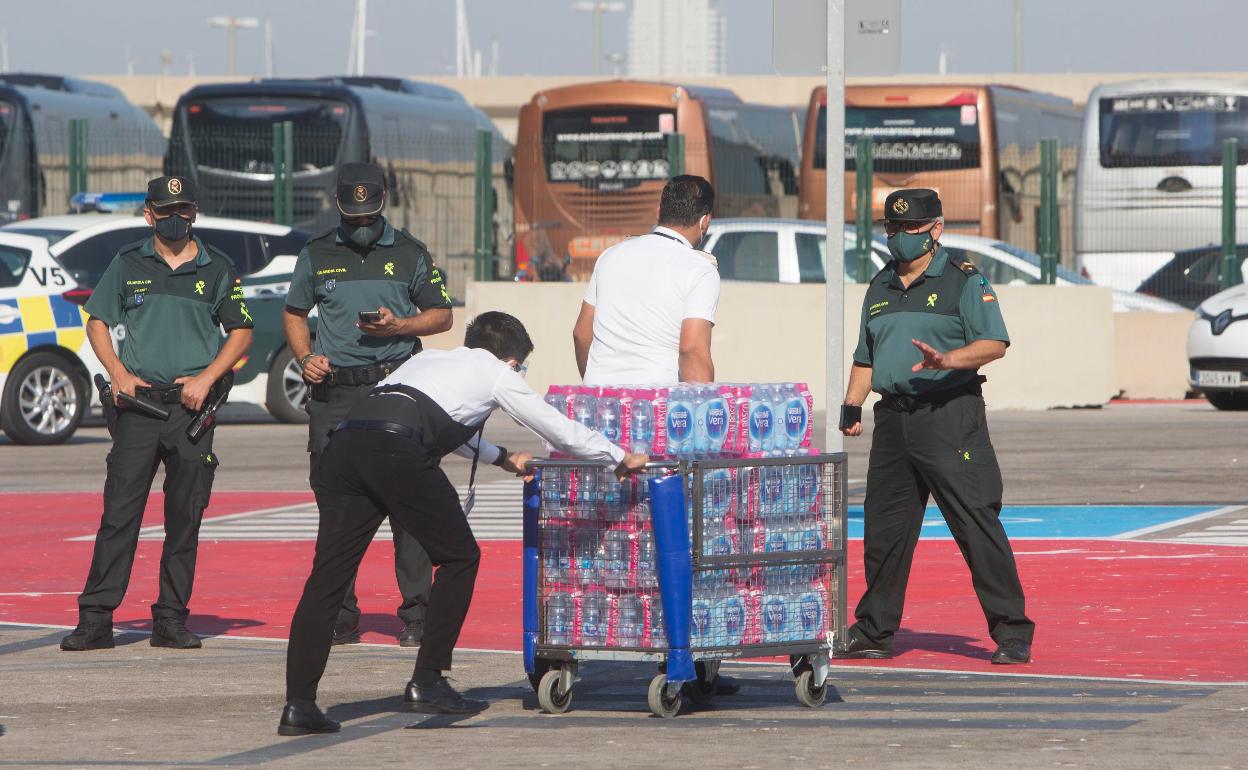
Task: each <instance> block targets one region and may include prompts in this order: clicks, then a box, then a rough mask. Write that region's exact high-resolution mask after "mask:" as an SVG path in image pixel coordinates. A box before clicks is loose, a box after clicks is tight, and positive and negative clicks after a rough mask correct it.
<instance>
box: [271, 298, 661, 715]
mask: <svg viewBox="0 0 1248 770" xmlns="http://www.w3.org/2000/svg"><path fill="white" fill-rule="evenodd" d="M464 345H465V347H462V348H457V349H455V350H449V351H443V350H426V351H425V352H423V353H421V354H420V355H418V356H415V357H413V358H410V359H408V360H407V361H406V362H405V363H404V364H403V365H402V366H400V367H399V368H398V369H397V370H395V372H394V373H393V374H391V375H390V376H389V377H387V378H386V379H384V380H382V381H381V383H380V384H379V385H378V386H377V387H376V388H375V389H374V390H373V391H372V392H371V393H370V394H369V395H368V396H366V397H365V398H363V399H362V400H361V401H360V402H359V403H358V404H356V405H355V406H354V407H352V408H351V411H350V412H348V413H347V417H346V419H345V420H343V421H342V422H341V423H339V424H338V428H337V429H336V430H335V431H334V433H333V436H332V438H331V439H330V442H329V445H328V446H327V447H326V448H325V451H324V454H323V455H322V456H321V474H320V477H319V479H318V481H319V484H318V485H317V487H316V488H315V490H314V491H315V492H316V502H317V504H318V505H319V506H320V509H321V523H320V530H319V532H318V533H317V537H316V555H315V557H314V558H313V562H312V574H311V575H309V576H308V581H307V584H306V585H305V586H304V589H303V596H302V598H301V599H300V600H299V606H298V608H296V610H295V616H294V618H293V620H291V624H290V644H289V646H288V648H287V657H286V708H285V709H284V710H283V712H282V718H281V721H280V723H279V725H278V733H279V734H281V735H306V734H308V733H325V732H337V731H338V729H339V724H338V723H337V722H334V721H332V720H330V719H328V718H326V717H325V715H324V713H322V712H321V710H320V709H319V708H318V707H317V705H316V690H317V684H318V683H319V682H320V679H321V675H322V674H323V673H324V671H325V663H326V661H327V660H328V658H329V648H330V637H331V636H332V634H333V626H334V618H335V616H336V613H337V611H338V607H339V605H340V604H341V603H342V598H343V596H344V595H345V594H346V592H347V589H348V588H349V587H350V586H351V583H352V579H353V578H354V576H355V571H356V569H357V568H358V567H359V564H360V560H361V559H362V558H363V557H364V551H365V550H366V549H367V548H368V545H369V543H370V542H372V539H373V535H374V534H375V533H376V532H377V527H378V525H380V524H381V522H382V520H383V519H384V518H385V516H386V514H387V513H388V514H389V515H390V520H391V521H393V522H397V523H398V525H399V526H400V527H402V528H403V529H404V530H406V531H407V532H408V534H410V535H412V536H413V537H414V538H415V539H416V540H417V541H418V542H419V543H420V545H421V546H422V547H423V548H424V549H425V551H426V553H428V554H429V559H430V561H431V562H432V563H433V564H434V565H436V566H437V567H438V570H437V573H436V574H435V576H434V580H433V587H432V589H431V590H430V592H429V612H428V621H427V625H426V630H425V636H424V639H423V641H422V643H421V647H420V653H419V654H418V655H417V657H416V669H415V671H414V672H413V674H412V680H411V681H410V682H409V683H408V685H407V689H406V692H405V700H406V702H407V703H408V705H409V707H410V708H411V709H412V710H414V711H420V712H425V713H445V714H473V713H476V712H478V711H481V710H483V709H485V708H486V707H487V706H488V704H487V703H486V702H485V701H480V700H472V699H468V698H464V697H462V696H461V695H460V694H459V693H458V692H456V691H455V690H454V688H452V687H451V686H450V685H449V684H448V683H447V681H446V679H445V677H443V675H442V672H443V671H447V670H449V669H450V668H451V655H452V652H453V651H454V648H455V642H456V641H457V640H458V639H459V632H460V630H461V629H462V627H463V624H464V618H465V617H466V616H467V614H468V606H469V604H471V601H472V591H473V586H474V585H475V583H476V579H477V566H478V563H479V561H480V558H481V551H480V549H479V548H478V547H477V541H476V539H475V538H474V537H473V535H472V530H471V529H469V527H468V519H467V517H466V516H465V515H464V511H463V509H462V508H461V506H460V502H459V495H458V494H457V493H456V491H455V487H454V485H453V484H451V482H450V480H449V479H448V478H447V477H446V474H445V473H444V472H443V471H442V469H441V468H440V467H439V463H440V462H441V460H442V457H444V456H445V455H447V454H449V453H451V452H455V453H457V454H460V455H463V456H465V457H473V458H474V461H473V462H474V473H475V462H476V460H478V459H479V460H480V461H482V462H486V463H490V464H492V465H497V466H499V467H500V468H503V469H504V470H506V471H510V472H511V473H515V474H516V475H524V474H525V473H526V472H527V471H526V470H525V466H526V465H527V464H528V461H529V460H530V459H532V458H531V457H530V456H529V455H528V454H526V453H523V452H518V453H515V454H511V453H509V452H508V451H507V450H506V449H505V448H503V447H499V446H495V445H494V444H491V443H490V442H488V441H486V440H485V438H484V437H483V436H482V431H483V429H484V427H485V420H486V418H488V417H489V416H490V413H491V412H493V411H494V410H495V409H496V408H499V409H502V410H503V411H504V412H506V413H507V414H508V415H509V416H511V417H512V418H513V419H515V420H516V421H517V422H518V423H520V424H521V425H523V426H524V427H526V428H528V429H529V430H531V431H533V432H534V433H536V434H537V435H539V436H541V437H542V438H544V439H546V440H547V441H548V442H550V443H551V444H552V445H553V446H555V447H556V448H557V449H559V450H560V451H563V452H566V453H568V454H570V455H573V456H575V457H579V458H581V459H584V460H590V461H594V462H601V463H604V464H608V463H609V464H610V465H613V466H615V469H616V474H617V475H619V476H620V477H621V478H622V477H623V476H625V475H628V474H630V473H633V472H635V471H638V470H640V469H641V468H643V467H644V466H645V464H646V462H647V461H648V459H649V458H647V457H646V456H645V455H640V454H629V453H626V452H625V451H624V450H623V449H621V448H620V447H618V446H616V445H614V444H612V443H610V442H609V441H607V440H606V439H605V438H603V437H602V436H601V435H599V434H597V433H595V432H593V431H592V430H590V429H589V428H586V427H585V426H584V425H581V424H580V423H577V422H573V421H572V420H569V419H568V418H567V417H565V416H564V415H562V414H561V413H560V412H559V411H558V410H557V409H555V408H554V407H552V406H550V405H549V404H547V403H546V402H544V401H543V400H542V398H541V396H539V395H538V394H537V393H535V392H534V391H533V389H532V388H530V387H529V386H528V385H527V384H526V383H525V381H524V379H523V373H524V368H525V367H524V360H525V359H526V358H528V356H529V353H531V352H532V351H533V342H532V341H531V340H530V339H529V335H528V332H526V331H525V329H524V326H523V325H522V324H521V323H520V321H519V320H517V319H516V318H514V317H512V316H509V315H507V314H506V313H498V312H489V313H482V314H481V315H479V316H477V317H476V318H475V319H474V320H473V321H472V322H471V323H470V324H468V328H467V330H466V332H465V334H464Z"/></svg>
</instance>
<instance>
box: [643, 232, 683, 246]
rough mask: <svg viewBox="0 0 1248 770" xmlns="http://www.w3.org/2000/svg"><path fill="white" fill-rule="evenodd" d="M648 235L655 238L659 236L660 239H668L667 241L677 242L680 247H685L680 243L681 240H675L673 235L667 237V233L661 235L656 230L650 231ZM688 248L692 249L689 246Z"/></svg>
mask: <svg viewBox="0 0 1248 770" xmlns="http://www.w3.org/2000/svg"><path fill="white" fill-rule="evenodd" d="M650 234H651V235H657V236H659V237H660V238H666V239H668V240H669V241H676V242H677V243H679V244H680V245H681V246H684V245H685V242H684V241H682V240H681V239H679V238H677V237H676V236H674V235H668V234H667V233H661V232H659V231H658V230H651V231H650ZM688 248H693V247H692V246H689V247H688Z"/></svg>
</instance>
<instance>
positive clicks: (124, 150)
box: [0, 73, 165, 224]
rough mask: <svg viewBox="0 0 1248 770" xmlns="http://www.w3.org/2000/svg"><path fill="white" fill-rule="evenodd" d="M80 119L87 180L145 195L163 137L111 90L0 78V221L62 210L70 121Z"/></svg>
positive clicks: (17, 76) (68, 192)
mask: <svg viewBox="0 0 1248 770" xmlns="http://www.w3.org/2000/svg"><path fill="white" fill-rule="evenodd" d="M71 120H85V121H86V129H87V131H86V136H87V139H86V171H87V182H88V183H89V184H90V185H91V186H92V187H93V188H95V189H107V190H138V191H142V190H146V189H147V181H148V180H149V179H151V178H152V177H156V176H160V169H161V162H162V159H163V158H164V154H165V137H164V135H162V134H161V132H160V129H159V128H158V127H157V126H156V123H155V121H153V120H152V118H151V117H150V116H149V115H148V114H147V113H145V112H144V111H143V110H142V109H140V108H138V107H136V106H135V105H133V104H131V103H130V102H129V101H127V100H126V97H125V96H124V95H123V94H122V93H121V91H119V90H118V89H116V88H114V87H112V86H110V85H105V84H104V83H95V82H92V81H89V80H78V79H75V78H66V77H61V76H59V75H38V74H29V73H3V74H0V224H3V223H6V222H14V221H17V220H22V219H29V218H31V217H38V216H46V215H49V214H64V213H67V212H69V211H70V198H71V196H72V195H73V194H74V193H75V192H81V191H80V190H74V189H71V187H70V184H71V182H70V172H71V169H70V155H71V152H70V136H69V131H70V125H71V124H70V121H71Z"/></svg>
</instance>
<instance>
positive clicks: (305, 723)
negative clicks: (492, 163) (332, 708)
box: [277, 703, 342, 735]
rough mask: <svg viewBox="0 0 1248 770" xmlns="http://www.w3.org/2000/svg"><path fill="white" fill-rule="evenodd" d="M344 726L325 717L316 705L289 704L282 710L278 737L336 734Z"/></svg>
mask: <svg viewBox="0 0 1248 770" xmlns="http://www.w3.org/2000/svg"><path fill="white" fill-rule="evenodd" d="M341 729H342V725H340V724H338V723H337V722H335V721H334V720H332V719H330V718H328V717H326V716H325V713H324V712H322V711H321V710H320V709H319V708H317V706H316V704H315V703H313V704H311V705H301V704H297V703H287V704H286V708H284V709H282V721H280V722H278V723H277V734H278V735H311V734H312V733H336V732H338V731H339V730H341Z"/></svg>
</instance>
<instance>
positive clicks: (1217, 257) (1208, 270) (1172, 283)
mask: <svg viewBox="0 0 1248 770" xmlns="http://www.w3.org/2000/svg"><path fill="white" fill-rule="evenodd" d="M1235 254H1236V256H1237V257H1238V258H1239V271H1240V273H1239V274H1240V275H1241V276H1242V275H1243V274H1244V268H1245V267H1246V266H1248V265H1246V264H1245V263H1248V244H1239V245H1237V246H1236V247H1235ZM1221 289H1222V247H1221V246H1202V247H1201V248H1198V249H1186V250H1184V251H1178V252H1175V254H1174V257H1173V258H1171V259H1170V261H1169V262H1167V263H1166V264H1164V265H1162V266H1161V268H1159V269H1158V270H1157V272H1155V273H1153V274H1152V275H1150V276H1149V277H1148V278H1145V279H1144V281H1143V282H1142V283H1141V284H1140V286H1139V288H1137V289H1136V291H1137V292H1139V293H1140V294H1147V295H1149V296H1150V297H1160V298H1162V299H1166V300H1170V301H1171V302H1177V303H1178V304H1180V305H1182V306H1183V307H1190V308H1193V309H1195V308H1196V306H1197V305H1199V304H1200V303H1202V302H1204V301H1205V300H1207V299H1209V298H1210V297H1212V296H1213V295H1214V294H1217V293H1218V292H1219V291H1221Z"/></svg>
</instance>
